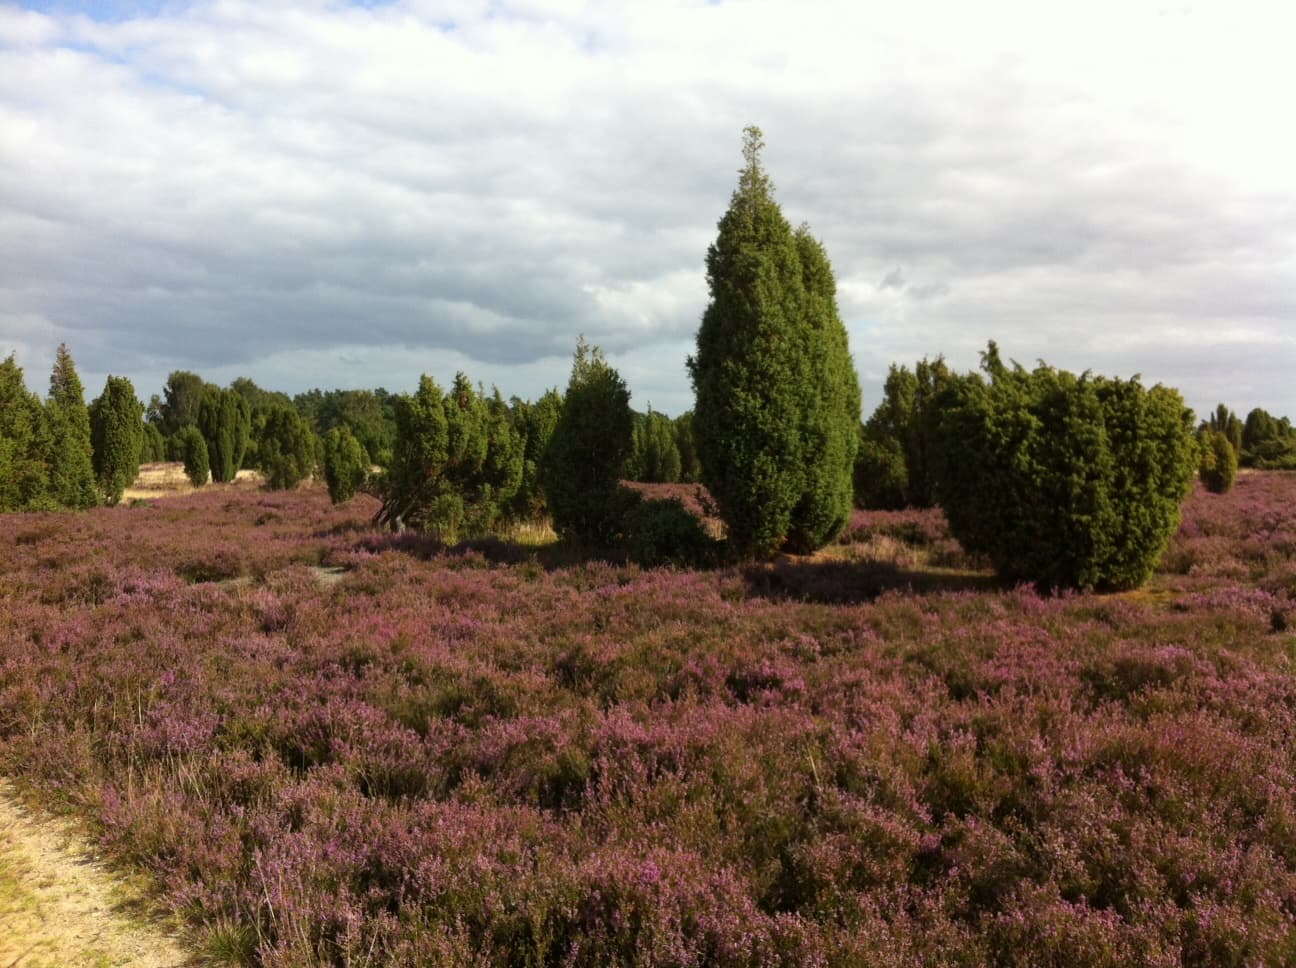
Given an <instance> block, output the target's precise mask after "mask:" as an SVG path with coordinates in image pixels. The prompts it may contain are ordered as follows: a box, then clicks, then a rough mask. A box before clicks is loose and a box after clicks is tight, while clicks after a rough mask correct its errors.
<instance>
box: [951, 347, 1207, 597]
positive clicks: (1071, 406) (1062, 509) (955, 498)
mask: <svg viewBox="0 0 1296 968" xmlns="http://www.w3.org/2000/svg"><path fill="white" fill-rule="evenodd" d="M982 369H983V370H984V371H985V373H986V375H987V376H988V377H989V379H988V380H986V379H983V378H981V377H980V376H978V375H969V376H968V377H967V378H966V379H961V380H957V381H954V382H953V383H951V384H950V385H949V386H947V387H946V389H945V390H944V391H943V392H942V394H941V399H940V401H939V405H938V418H937V420H936V424H935V435H936V444H937V447H936V450H935V457H936V461H935V470H936V480H937V486H938V493H939V497H940V501H941V505H942V507H943V508H944V510H945V515H946V517H947V518H948V520H949V525H950V530H951V532H953V534H954V536H955V537H956V538H957V539H958V540H959V543H960V544H962V545H963V547H964V548H965V549H966V550H967V551H969V552H973V553H981V554H985V555H987V556H988V557H989V558H990V560H991V561H992V562H993V564H994V566H995V569H996V570H997V571H998V572H999V574H1000V575H1002V576H1003V577H1004V578H1007V579H1011V580H1018V581H1032V582H1034V583H1036V584H1037V585H1038V586H1040V587H1043V588H1081V589H1119V588H1131V587H1134V586H1137V585H1139V584H1140V583H1142V582H1143V581H1144V580H1145V579H1146V578H1147V577H1148V575H1150V574H1151V572H1152V569H1153V568H1154V567H1155V566H1156V563H1157V560H1158V558H1159V557H1160V555H1161V552H1162V551H1163V550H1164V548H1165V546H1166V543H1167V542H1168V541H1169V539H1170V536H1171V535H1172V534H1173V533H1174V530H1175V528H1176V527H1177V526H1178V524H1179V506H1180V504H1181V502H1182V501H1183V499H1184V497H1185V496H1186V495H1187V493H1188V490H1189V487H1190V485H1191V481H1192V475H1193V470H1194V466H1195V464H1196V461H1197V448H1196V446H1195V444H1194V442H1193V439H1192V428H1191V412H1190V411H1188V410H1187V409H1186V408H1185V407H1184V403H1183V399H1182V397H1180V395H1179V393H1178V392H1177V391H1175V390H1171V389H1168V388H1166V387H1163V386H1160V385H1158V386H1154V387H1152V388H1151V389H1145V388H1144V387H1143V386H1142V385H1140V384H1139V382H1138V380H1137V379H1132V380H1126V381H1123V380H1114V379H1108V378H1105V377H1093V376H1090V375H1089V374H1085V375H1083V376H1080V377H1077V376H1074V375H1073V374H1070V373H1066V372H1063V371H1060V370H1054V369H1052V368H1050V367H1047V366H1045V365H1043V364H1041V365H1040V366H1039V367H1038V368H1037V369H1035V370H1033V371H1030V372H1028V371H1026V370H1025V369H1023V368H1022V367H1020V366H1017V365H1015V364H1014V366H1013V367H1011V368H1009V367H1007V366H1005V365H1004V364H1003V363H1002V361H1001V360H1000V358H999V353H998V350H997V348H996V347H995V345H994V343H991V344H990V347H989V350H988V351H987V352H986V353H985V354H984V355H983V357H982Z"/></svg>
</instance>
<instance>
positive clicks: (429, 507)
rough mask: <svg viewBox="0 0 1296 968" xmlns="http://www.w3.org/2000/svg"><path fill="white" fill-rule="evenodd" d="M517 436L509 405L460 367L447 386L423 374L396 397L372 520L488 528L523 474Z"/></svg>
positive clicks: (449, 532)
mask: <svg viewBox="0 0 1296 968" xmlns="http://www.w3.org/2000/svg"><path fill="white" fill-rule="evenodd" d="M523 453H524V443H523V440H522V438H521V436H520V435H519V434H518V432H517V431H516V430H515V429H514V427H513V423H512V421H511V419H510V415H509V409H508V406H507V405H506V404H505V403H504V401H503V400H502V399H501V398H500V395H499V392H498V391H496V392H495V393H494V394H493V395H492V396H491V397H486V396H483V395H482V394H481V393H479V392H477V391H476V390H474V389H473V386H472V383H471V382H470V381H469V380H468V378H467V377H466V376H465V375H464V374H462V373H459V374H457V375H456V376H455V383H454V386H453V387H452V388H451V390H450V392H449V393H442V392H441V388H440V387H439V386H437V383H436V381H435V380H433V379H432V378H431V377H429V376H426V375H425V376H424V377H423V378H422V380H421V381H420V383H419V389H418V392H417V393H416V394H414V396H412V397H404V398H401V399H399V400H398V401H397V405H396V437H395V444H394V446H393V449H392V462H391V466H390V467H389V468H388V470H387V474H386V475H385V476H384V478H383V479H382V484H381V490H382V494H383V506H382V508H380V509H379V512H378V518H377V519H378V520H380V521H383V522H385V523H387V524H390V525H391V526H393V527H397V528H399V527H403V526H409V527H413V528H418V529H423V530H432V531H436V532H438V533H439V534H440V535H441V536H442V537H444V538H445V539H446V540H450V541H453V540H457V538H458V537H459V535H460V534H461V533H463V532H469V533H482V532H485V531H488V530H489V529H490V528H491V527H492V526H493V525H494V524H495V523H496V522H497V521H498V520H499V519H500V518H501V517H502V516H503V515H504V514H505V512H506V510H507V509H508V507H509V505H510V502H511V501H512V500H513V497H514V495H515V494H516V493H517V489H518V486H519V485H520V484H521V482H522V475H523V465H524V458H523Z"/></svg>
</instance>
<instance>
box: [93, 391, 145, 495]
mask: <svg viewBox="0 0 1296 968" xmlns="http://www.w3.org/2000/svg"><path fill="white" fill-rule="evenodd" d="M90 445H91V447H92V449H93V461H92V462H93V466H94V472H95V481H96V483H97V484H98V486H99V494H100V496H101V497H102V498H103V503H104V504H107V505H109V506H112V505H114V504H116V503H117V502H118V501H120V500H121V497H122V492H123V491H124V490H125V489H126V488H127V487H128V486H129V485H130V484H131V482H132V481H134V480H135V478H136V477H138V476H139V465H140V458H141V452H142V450H143V446H144V406H143V404H141V403H140V402H139V399H138V398H137V397H136V396H135V387H134V386H133V385H132V384H131V382H130V380H128V379H127V378H126V377H118V376H109V377H108V380H107V382H106V383H105V384H104V391H103V393H102V394H101V395H100V396H99V397H98V398H96V399H95V401H94V402H93V403H92V404H90Z"/></svg>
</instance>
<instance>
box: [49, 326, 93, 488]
mask: <svg viewBox="0 0 1296 968" xmlns="http://www.w3.org/2000/svg"><path fill="white" fill-rule="evenodd" d="M45 418H46V440H47V446H48V448H49V451H48V458H47V466H48V471H49V496H50V498H51V499H52V500H53V501H54V502H55V503H56V504H59V505H62V506H63V507H66V508H76V509H81V508H89V507H94V506H95V505H96V504H97V503H99V498H98V495H97V493H96V492H95V475H94V465H93V463H92V462H91V454H92V448H91V446H90V413H89V411H88V410H87V409H86V405H85V395H84V391H83V390H82V388H81V379H80V377H78V376H77V372H76V365H75V364H74V363H73V362H72V354H71V353H69V352H68V348H67V344H65V343H61V344H59V348H58V354H57V356H56V357H55V360H54V369H53V371H52V372H51V373H50V391H49V400H48V402H47V403H46V406H45Z"/></svg>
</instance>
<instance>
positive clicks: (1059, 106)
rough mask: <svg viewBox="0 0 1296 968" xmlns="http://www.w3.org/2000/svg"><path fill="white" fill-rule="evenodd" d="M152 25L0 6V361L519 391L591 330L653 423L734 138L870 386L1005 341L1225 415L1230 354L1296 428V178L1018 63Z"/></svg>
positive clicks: (862, 29) (736, 41) (886, 41)
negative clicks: (1200, 145) (827, 268)
mask: <svg viewBox="0 0 1296 968" xmlns="http://www.w3.org/2000/svg"><path fill="white" fill-rule="evenodd" d="M167 9H171V10H172V13H171V14H170V15H168V16H164V17H160V18H149V19H140V20H136V21H130V22H126V23H121V24H111V25H101V24H94V23H91V22H89V21H86V20H84V19H75V20H72V19H68V20H59V19H50V18H45V19H43V20H41V21H40V22H39V23H36V22H35V21H30V22H29V18H28V19H24V21H23V23H22V24H19V25H17V26H10V27H6V26H5V25H4V22H3V21H0V37H3V38H9V39H7V40H0V228H2V229H3V231H0V266H2V267H3V268H0V352H3V351H4V349H5V346H4V344H5V341H6V339H8V338H10V334H11V333H12V334H13V336H12V338H13V339H14V340H15V341H17V340H18V339H19V338H21V339H22V340H23V341H24V345H26V343H27V342H28V341H30V340H31V339H32V338H33V337H32V335H31V334H33V333H35V332H44V331H46V330H47V331H48V332H50V333H51V334H53V333H58V334H66V335H68V337H69V338H72V339H73V340H74V345H73V350H74V353H76V354H77V357H78V361H79V362H81V361H82V360H86V361H87V362H88V358H89V357H91V356H95V357H98V358H100V359H103V360H105V361H109V360H111V361H112V362H111V367H112V368H113V369H114V370H115V371H125V372H129V371H130V366H131V365H132V364H131V360H132V359H133V358H137V359H147V360H148V361H149V362H148V363H147V366H148V367H150V368H151V369H152V370H155V371H161V372H163V373H164V372H165V370H166V369H167V368H169V367H170V366H172V365H174V366H184V367H187V368H192V369H196V370H198V371H200V372H205V371H207V370H211V371H212V372H237V368H239V367H243V368H245V369H246V370H247V371H248V372H254V371H255V372H258V373H261V372H263V371H262V370H260V369H259V368H260V367H263V366H269V365H271V363H270V362H268V361H275V362H274V364H273V365H280V366H283V365H285V364H284V362H283V361H286V360H290V359H292V358H293V356H292V355H293V354H294V353H298V354H304V355H305V354H309V358H310V359H312V360H313V361H315V363H313V364H312V365H315V366H318V367H319V368H320V371H319V372H320V374H321V375H323V374H326V373H329V372H335V371H332V370H328V369H327V368H328V367H330V366H335V365H337V361H338V356H339V354H342V355H343V356H345V358H346V359H347V360H350V361H353V363H354V365H352V364H347V367H348V368H349V369H345V370H338V371H336V372H339V373H348V372H349V371H350V370H351V369H355V368H360V367H374V368H377V369H375V371H374V372H372V373H370V374H369V375H368V378H367V381H364V380H362V381H360V382H369V383H372V384H374V385H377V384H386V385H389V386H391V385H392V381H391V380H390V379H388V378H387V376H388V374H386V373H385V372H383V371H382V369H381V368H383V367H391V366H398V365H400V364H401V361H403V360H405V359H408V358H409V357H410V356H411V355H413V356H421V355H422V354H427V356H428V358H429V359H442V358H444V359H454V360H456V361H457V362H458V363H462V364H463V365H464V366H466V367H467V368H468V369H469V372H470V374H471V375H473V376H474V378H476V377H477V372H476V369H480V370H481V371H482V372H493V373H499V374H503V375H507V376H510V377H512V378H516V379H519V380H528V381H532V382H537V381H538V386H537V387H532V386H525V387H516V388H515V387H509V386H505V387H503V389H504V390H505V391H506V392H524V393H529V392H531V391H532V390H535V389H543V387H544V386H547V385H553V384H555V383H561V382H563V381H564V380H565V379H566V370H565V368H564V367H563V366H561V365H560V366H558V368H557V370H556V371H555V372H553V374H552V376H551V377H549V378H545V377H543V376H542V375H541V373H540V371H539V370H538V369H537V366H538V361H542V360H548V361H553V360H565V359H567V358H568V357H569V355H570V352H571V347H572V345H573V344H574V341H575V337H576V334H577V333H580V332H583V333H585V334H586V335H587V336H588V337H589V338H590V339H592V340H594V341H595V342H599V343H601V344H603V345H604V347H605V349H607V350H609V352H611V353H613V354H615V355H617V357H618V358H620V359H624V360H625V361H626V364H627V366H632V367H633V368H634V379H635V380H636V381H640V382H641V384H642V385H643V386H644V387H645V388H646V389H647V391H648V392H650V393H651V394H652V397H651V398H652V400H653V402H654V404H655V405H662V406H665V405H666V403H665V401H667V400H671V401H675V402H680V401H687V398H688V387H687V379H686V377H685V376H684V373H683V365H682V364H683V356H684V355H685V353H686V352H687V347H688V345H689V343H690V341H691V339H692V335H693V332H694V330H695V328H696V326H697V321H698V319H699V317H700V315H701V312H702V310H703V308H704V305H705V300H706V292H705V288H704V286H703V284H702V281H701V280H702V273H703V259H704V255H705V251H706V247H707V245H708V244H709V243H710V242H711V241H712V240H713V239H714V236H715V225H716V220H717V219H718V218H719V217H720V215H721V214H722V213H723V212H724V210H725V208H726V206H727V204H728V201H729V197H730V193H731V192H732V191H733V188H734V185H735V182H736V171H737V168H738V166H739V164H740V160H741V159H740V156H739V150H738V149H739V143H740V131H741V128H742V126H743V124H745V123H748V122H752V121H754V122H757V123H760V124H761V125H762V126H763V127H764V129H765V131H766V138H767V142H768V147H767V149H766V152H765V156H764V160H765V163H766V167H767V169H768V170H769V172H770V173H771V175H772V177H773V179H774V182H775V185H776V192H777V197H778V199H779V201H780V202H781V204H782V205H783V208H784V211H785V213H786V214H787V216H788V218H789V219H790V220H791V221H792V222H793V223H794V224H796V223H798V222H800V221H802V220H803V219H804V220H806V221H808V222H809V223H810V225H811V228H812V230H813V231H814V232H815V233H816V235H817V236H819V237H820V238H822V239H823V241H824V242H825V245H826V247H827V249H828V252H829V254H830V257H831V258H832V260H833V265H834V268H835V269H836V272H837V275H838V279H839V284H840V285H839V290H840V292H839V300H840V302H841V307H842V313H843V316H844V318H846V319H847V322H848V324H849V325H850V328H851V332H852V338H853V351H854V356H855V359H856V362H857V365H858V366H859V368H860V370H861V371H862V372H864V373H866V374H878V373H882V374H884V373H885V370H886V365H887V363H889V362H891V361H892V360H897V361H912V360H913V359H916V358H918V357H920V356H923V355H934V354H936V353H940V352H945V353H946V354H947V355H948V356H949V357H950V358H951V361H952V362H955V363H956V364H957V365H960V366H971V365H975V362H976V352H977V351H978V350H979V349H980V348H982V347H984V345H985V341H986V340H987V339H989V338H996V339H999V341H1000V342H1001V343H1002V344H1004V345H1005V349H1006V350H1007V351H1010V352H1012V353H1013V354H1015V355H1017V356H1019V357H1024V358H1026V359H1033V358H1034V356H1035V355H1040V356H1044V357H1045V358H1047V359H1049V360H1050V361H1051V362H1055V363H1057V364H1058V365H1061V366H1066V367H1067V368H1072V369H1083V368H1085V366H1088V365H1094V368H1095V369H1097V368H1099V365H1101V366H1106V367H1109V368H1110V369H1111V370H1112V371H1113V372H1130V370H1129V368H1128V367H1127V366H1125V365H1124V364H1125V363H1126V362H1131V363H1138V364H1139V368H1140V369H1143V370H1144V371H1145V373H1147V374H1151V373H1153V372H1156V373H1158V374H1166V376H1165V379H1166V381H1167V382H1169V381H1170V379H1171V378H1173V379H1182V380H1184V381H1186V383H1187V384H1188V385H1187V386H1186V387H1185V389H1186V391H1187V392H1189V393H1190V394H1197V395H1200V396H1204V397H1211V396H1214V395H1215V393H1214V388H1215V387H1216V386H1217V385H1218V382H1219V381H1218V378H1217V377H1216V376H1215V374H1216V373H1217V372H1218V371H1217V369H1215V368H1213V365H1212V364H1211V362H1209V361H1219V360H1228V361H1230V365H1232V364H1234V363H1236V365H1238V366H1240V367H1248V369H1247V371H1246V374H1245V376H1243V375H1241V374H1239V375H1238V377H1237V379H1238V381H1239V383H1238V386H1239V390H1238V392H1239V394H1241V393H1242V389H1241V387H1242V382H1243V381H1245V382H1246V384H1247V386H1250V387H1251V389H1250V390H1248V391H1247V392H1249V393H1253V394H1254V395H1255V397H1256V398H1257V399H1259V398H1261V397H1265V395H1266V394H1267V395H1268V396H1267V399H1269V400H1270V401H1271V402H1270V404H1269V406H1270V407H1271V408H1273V409H1278V410H1280V411H1284V412H1290V413H1292V414H1293V416H1296V399H1294V398H1292V397H1291V390H1290V386H1291V383H1290V380H1288V379H1285V378H1283V377H1282V376H1281V375H1280V374H1279V372H1278V370H1279V369H1280V364H1284V363H1285V364H1286V365H1287V369H1288V371H1289V372H1290V369H1291V366H1292V365H1293V364H1296V360H1293V350H1292V347H1291V345H1290V343H1281V342H1274V341H1275V340H1280V339H1281V337H1282V336H1283V335H1284V334H1286V333H1290V332H1291V331H1292V330H1293V328H1296V283H1294V282H1293V279H1296V273H1293V272H1292V267H1293V259H1296V203H1293V202H1292V201H1290V199H1292V198H1294V197H1296V191H1292V190H1291V189H1292V188H1293V187H1294V186H1293V184H1292V182H1291V181H1290V180H1288V181H1286V182H1285V183H1283V184H1281V185H1279V186H1278V187H1277V189H1275V188H1274V187H1273V186H1270V187H1269V188H1267V189H1264V190H1262V189H1259V188H1253V187H1252V186H1251V185H1250V183H1249V182H1248V181H1247V180H1246V179H1243V178H1240V177H1229V172H1228V171H1227V170H1222V171H1219V170H1211V169H1209V168H1208V167H1205V168H1204V167H1202V165H1197V164H1193V163H1190V162H1191V159H1185V158H1182V157H1179V156H1178V155H1176V154H1175V151H1174V149H1173V148H1172V147H1171V146H1169V145H1168V144H1166V143H1163V136H1166V135H1167V134H1168V135H1169V136H1177V135H1178V134H1179V133H1180V132H1178V131H1177V130H1176V129H1174V128H1173V127H1171V128H1168V129H1164V128H1157V127H1156V126H1155V125H1150V126H1149V125H1146V124H1144V123H1143V118H1142V117H1141V116H1136V115H1135V114H1134V113H1133V112H1132V111H1125V110H1124V109H1123V108H1122V107H1121V105H1120V103H1119V102H1113V101H1112V100H1110V98H1108V97H1106V96H1105V95H1104V94H1103V93H1102V92H1101V91H1093V92H1091V91H1089V90H1088V89H1087V88H1086V87H1085V86H1084V83H1083V81H1084V79H1081V81H1075V80H1074V79H1063V80H1065V81H1067V83H1062V82H1061V81H1058V80H1057V79H1051V78H1049V77H1041V76H1039V74H1038V70H1039V67H1038V63H1037V62H1038V60H1039V58H1035V59H1032V58H1030V57H1028V56H1027V55H1026V54H1022V55H1021V56H1017V57H1014V56H1007V57H1005V56H999V55H998V54H995V53H994V52H987V53H985V54H984V56H982V55H981V54H980V53H978V52H977V50H976V48H975V45H974V44H971V43H969V44H968V45H963V44H961V43H954V42H953V40H951V41H949V48H948V51H938V53H942V52H944V53H948V54H949V55H950V56H948V57H935V56H929V55H930V53H931V52H930V51H928V50H926V49H925V48H923V47H921V46H920V43H927V41H925V40H920V39H908V38H910V35H909V34H906V33H904V32H903V31H901V32H900V33H899V34H897V35H896V36H899V37H901V38H903V39H901V40H899V41H897V40H895V37H894V36H892V35H889V34H886V33H884V32H881V31H879V32H877V33H873V32H871V30H870V28H869V24H868V23H867V22H863V21H862V22H861V23H859V24H856V25H854V27H849V26H848V27H838V28H836V29H834V28H833V26H832V25H828V24H826V23H824V24H817V23H816V22H815V21H814V18H800V19H797V18H792V17H789V16H787V15H785V14H780V13H779V12H778V11H777V10H775V9H771V10H764V9H762V10H759V11H757V10H752V11H743V10H741V9H738V8H733V9H731V8H728V7H725V6H721V7H718V8H707V9H701V8H699V9H698V10H689V9H686V8H680V9H675V8H669V9H668V8H665V7H662V8H660V9H657V8H653V9H652V10H648V9H647V8H645V9H643V10H639V9H635V10H626V11H622V12H621V13H618V12H617V11H611V10H603V9H602V8H596V9H595V10H594V11H593V12H589V11H586V12H584V13H582V14H554V13H548V14H545V13H542V12H540V11H538V9H530V8H528V9H527V10H525V11H522V12H521V13H518V11H517V10H516V9H515V7H514V6H512V5H505V6H503V7H499V8H498V9H496V10H495V13H494V15H488V13H487V11H486V7H485V6H482V5H478V4H471V3H469V4H462V5H459V6H457V7H456V8H455V9H454V10H453V11H451V12H450V13H447V12H446V10H445V8H444V7H442V6H441V5H437V4H415V3H393V4H390V5H387V6H385V7H381V8H378V9H377V10H375V11H372V12H371V11H364V10H360V9H348V8H345V7H340V6H336V5H321V4H315V3H303V4H298V5H292V4H276V5H251V4H220V5H215V4H196V5H193V6H191V7H180V8H167ZM843 15H844V14H843ZM762 17H770V18H774V19H772V20H770V21H768V22H766V21H763V20H762V19H761V18H762ZM447 20H450V21H454V22H455V23H456V28H455V29H453V30H447V29H444V27H443V26H438V24H441V25H444V24H445V23H446V22H447ZM866 20H867V18H866ZM839 35H840V37H850V39H851V44H852V46H851V49H850V50H849V52H847V50H846V48H845V46H844V41H843V40H840V37H839ZM913 36H914V37H917V35H913ZM591 38H592V40H591ZM722 38H730V39H731V42H727V43H720V42H719V40H720V39H722ZM807 39H810V40H816V39H817V40H820V41H822V43H821V44H820V45H819V46H818V47H813V48H812V47H805V48H804V49H803V48H802V47H800V46H798V43H797V42H796V41H798V40H799V41H804V40H807ZM955 39H956V40H957V39H959V38H955ZM944 42H945V41H932V42H931V43H944ZM834 43H836V44H839V45H840V46H833V45H834ZM60 45H62V46H60ZM911 45H913V46H912V47H911ZM968 50H972V55H968ZM812 51H813V54H812ZM910 58H917V60H915V62H917V63H922V64H924V65H925V66H924V68H923V70H922V71H914V70H912V69H910V67H909V59H910ZM1077 85H1078V87H1077ZM1145 128H1146V130H1144V129H1145ZM1284 189H1285V190H1284ZM20 321H25V322H22V323H21V324H20ZM33 321H35V322H33ZM20 325H21V329H20ZM1230 327H1233V328H1235V329H1236V328H1239V327H1241V328H1243V329H1245V330H1246V332H1248V333H1250V334H1251V336H1250V337H1248V340H1246V341H1244V340H1235V341H1234V342H1232V343H1229V342H1226V341H1225V337H1224V335H1223V334H1225V333H1226V331H1228V330H1229V328H1230ZM1131 333H1135V334H1138V335H1139V336H1140V338H1141V341H1139V342H1137V343H1131V342H1130V340H1129V336H1130V334H1131ZM75 343H79V344H80V346H78V345H75ZM357 346H368V347H371V348H372V351H371V352H363V353H362V352H359V351H358V350H357V349H356V347H357ZM80 347H84V349H82V348H80ZM1158 347H1160V348H1158ZM1256 347H1259V349H1256ZM1177 354H1178V355H1177ZM1090 360H1092V361H1096V364H1097V365H1095V364H1091V363H1087V362H1084V361H1090ZM329 361H332V362H329ZM1149 364H1150V365H1149ZM82 365H83V366H84V365H85V364H84V363H83V364H82ZM109 365H110V364H109V363H108V362H105V363H103V368H104V369H105V370H106V369H108V368H109ZM402 372H403V371H402ZM272 376H273V374H265V375H263V376H262V379H263V380H265V381H266V382H268V383H269V384H270V385H282V386H283V387H284V388H285V389H289V390H292V389H300V388H301V386H299V385H297V384H298V382H299V381H301V380H302V379H303V375H302V374H301V373H300V372H297V371H295V370H294V368H292V367H291V366H288V367H287V368H286V369H285V370H284V372H283V374H282V377H281V378H280V379H277V380H276V379H272V378H271V377H272ZM443 376H444V374H443ZM1158 378H1162V377H1158ZM1207 387H1209V388H1211V391H1210V392H1206V390H1205V389H1197V388H1207ZM393 388H399V387H393ZM634 388H635V384H634V383H633V382H632V389H634ZM140 389H141V392H146V391H145V388H143V387H141V388H140ZM639 399H640V393H639V392H638V391H636V400H637V401H638V400H639ZM872 399H874V400H876V397H875V396H874V397H872ZM659 401H661V402H660V403H659ZM1284 408H1285V409H1284Z"/></svg>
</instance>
